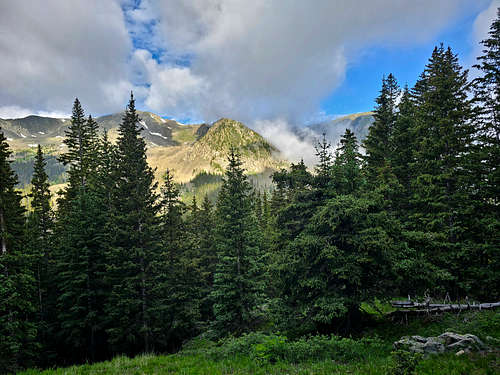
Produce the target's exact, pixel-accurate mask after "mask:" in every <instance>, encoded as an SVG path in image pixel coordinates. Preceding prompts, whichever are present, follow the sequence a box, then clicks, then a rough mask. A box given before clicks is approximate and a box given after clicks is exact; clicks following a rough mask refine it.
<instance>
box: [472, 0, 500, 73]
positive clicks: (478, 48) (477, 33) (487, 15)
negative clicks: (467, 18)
mask: <svg viewBox="0 0 500 375" xmlns="http://www.w3.org/2000/svg"><path fill="white" fill-rule="evenodd" d="M498 8H500V0H490V5H489V6H488V7H487V8H486V9H484V10H483V11H482V12H481V13H479V14H478V15H477V17H476V19H475V20H474V29H473V32H472V37H473V38H472V43H474V48H473V51H472V54H471V55H470V56H469V59H468V63H469V64H468V65H473V64H476V63H477V60H476V58H477V57H478V56H481V55H482V54H483V53H482V50H483V48H484V46H483V45H482V44H481V41H483V40H485V39H488V38H489V35H488V33H489V31H490V27H491V24H492V23H493V20H495V18H496V17H497V9H498ZM478 73H479V72H478V71H477V70H476V69H475V68H472V69H471V77H472V78H474V77H477V75H478Z"/></svg>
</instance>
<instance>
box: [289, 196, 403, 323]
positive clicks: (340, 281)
mask: <svg viewBox="0 0 500 375" xmlns="http://www.w3.org/2000/svg"><path fill="white" fill-rule="evenodd" d="M377 203H378V202H376V201H372V200H369V199H367V198H356V197H354V196H351V195H344V196H339V197H336V198H332V199H330V200H329V201H328V202H327V203H326V205H325V206H324V207H322V208H321V209H319V210H318V212H317V213H316V214H315V215H314V217H313V218H312V220H311V222H310V224H309V225H308V227H307V228H306V230H305V231H304V232H303V233H302V234H301V235H300V236H299V237H297V238H296V240H295V241H294V242H293V243H292V244H291V245H290V246H289V247H288V248H287V249H286V252H285V254H284V256H283V259H281V261H282V269H281V272H280V273H281V275H282V278H283V280H282V283H283V288H284V292H283V295H282V300H283V301H284V308H285V310H284V315H285V316H288V317H289V318H288V324H290V323H292V327H293V326H294V325H295V326H296V329H297V328H299V327H300V329H303V330H304V329H305V330H306V332H307V330H312V331H316V330H319V331H326V332H331V331H332V330H339V329H340V330H345V331H349V330H350V329H351V328H352V326H353V325H356V324H357V323H358V319H359V306H360V304H361V302H362V301H365V300H370V299H372V298H373V297H375V296H377V295H379V296H384V295H385V294H386V293H387V291H388V288H389V286H390V280H391V273H390V269H391V264H390V257H391V251H392V250H393V247H394V244H393V240H392V238H391V236H390V232H389V231H390V228H389V229H387V228H386V226H387V225H388V223H387V221H386V218H385V217H384V216H383V215H378V212H379V208H378V205H377ZM294 320H295V322H294Z"/></svg>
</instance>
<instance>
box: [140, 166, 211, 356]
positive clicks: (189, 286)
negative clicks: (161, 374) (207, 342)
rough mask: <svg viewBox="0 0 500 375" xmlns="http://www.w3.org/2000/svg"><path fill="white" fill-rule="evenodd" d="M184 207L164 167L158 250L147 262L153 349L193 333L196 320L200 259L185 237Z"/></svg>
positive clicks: (170, 347) (166, 346)
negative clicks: (150, 271) (151, 277)
mask: <svg viewBox="0 0 500 375" xmlns="http://www.w3.org/2000/svg"><path fill="white" fill-rule="evenodd" d="M195 210H197V208H195ZM185 211H186V206H185V205H184V203H182V202H181V201H180V194H179V189H178V188H177V186H176V185H175V183H174V181H173V176H172V174H171V173H170V171H168V170H167V172H166V174H165V181H164V184H163V186H162V188H161V236H162V243H161V253H159V254H158V256H157V257H156V258H154V262H153V263H152V265H151V269H152V274H153V278H154V283H153V289H152V291H151V298H150V304H151V313H150V316H151V332H152V337H153V339H154V340H153V343H154V345H155V347H154V348H155V349H156V350H165V349H167V350H173V349H176V348H178V347H179V346H180V345H181V343H182V341H183V340H184V339H185V338H187V337H192V336H193V335H194V334H195V333H197V329H198V326H197V323H198V322H199V320H200V299H201V296H200V291H201V286H202V284H203V280H202V279H201V278H200V272H201V271H202V269H201V267H200V262H201V259H200V253H199V248H197V247H195V246H191V245H193V243H191V242H190V241H189V235H188V233H187V230H188V228H187V225H186V223H185V221H184V219H183V214H184V213H185Z"/></svg>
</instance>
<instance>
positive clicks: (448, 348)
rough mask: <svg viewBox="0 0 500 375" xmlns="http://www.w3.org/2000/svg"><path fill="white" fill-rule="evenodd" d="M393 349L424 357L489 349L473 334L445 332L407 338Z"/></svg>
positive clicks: (394, 345)
mask: <svg viewBox="0 0 500 375" xmlns="http://www.w3.org/2000/svg"><path fill="white" fill-rule="evenodd" d="M393 347H394V349H396V350H398V349H399V350H401V349H402V350H407V351H409V352H412V353H421V354H424V355H429V354H438V353H444V352H455V353H460V354H463V353H468V352H471V351H479V350H486V349H488V347H487V346H486V345H485V344H484V343H483V342H482V341H481V340H480V339H479V338H478V337H477V336H474V335H471V334H465V335H459V334H458V333H454V332H445V333H443V334H442V335H439V336H438V337H422V336H405V337H402V338H401V339H400V340H398V341H396V342H395V343H394V344H393ZM460 354H459V355H460Z"/></svg>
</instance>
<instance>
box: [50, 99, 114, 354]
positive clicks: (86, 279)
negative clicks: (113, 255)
mask: <svg viewBox="0 0 500 375" xmlns="http://www.w3.org/2000/svg"><path fill="white" fill-rule="evenodd" d="M97 128H98V126H97V123H96V122H95V121H94V120H93V119H92V117H91V116H89V117H88V119H87V120H85V118H84V114H83V109H82V107H81V104H80V102H79V101H78V99H76V100H75V103H74V106H73V115H72V118H71V125H70V127H69V130H68V131H67V132H66V139H65V140H64V143H65V144H66V145H67V148H68V150H67V152H65V153H64V154H62V156H61V158H60V160H61V161H62V162H63V163H64V164H66V165H69V170H68V186H67V188H66V189H65V191H64V193H63V195H62V197H60V198H59V199H58V220H57V226H56V235H55V237H56V238H57V243H56V252H55V259H54V272H53V273H54V274H55V275H56V280H55V281H56V282H55V285H56V287H57V302H56V308H57V310H58V314H57V319H56V320H55V321H54V322H53V325H54V328H53V329H54V331H55V334H54V335H55V336H56V337H57V338H58V340H59V348H60V352H61V353H65V354H64V356H66V357H67V358H71V359H72V360H73V361H81V360H90V361H94V360H96V359H100V358H103V357H105V356H106V355H107V353H106V342H105V341H106V335H105V332H104V328H105V327H104V325H105V321H104V313H103V306H104V301H105V299H106V295H107V288H106V286H105V285H104V280H103V276H104V272H105V261H106V260H105V243H104V242H105V238H106V236H105V235H106V224H107V219H106V215H107V213H106V211H107V209H108V207H106V205H105V200H104V197H103V189H102V186H101V185H100V183H101V179H100V178H99V177H103V178H104V176H102V175H101V176H100V171H99V170H100V168H101V167H100V166H99V165H100V156H101V155H100V151H99V146H100V142H99V138H98V134H97Z"/></svg>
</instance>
